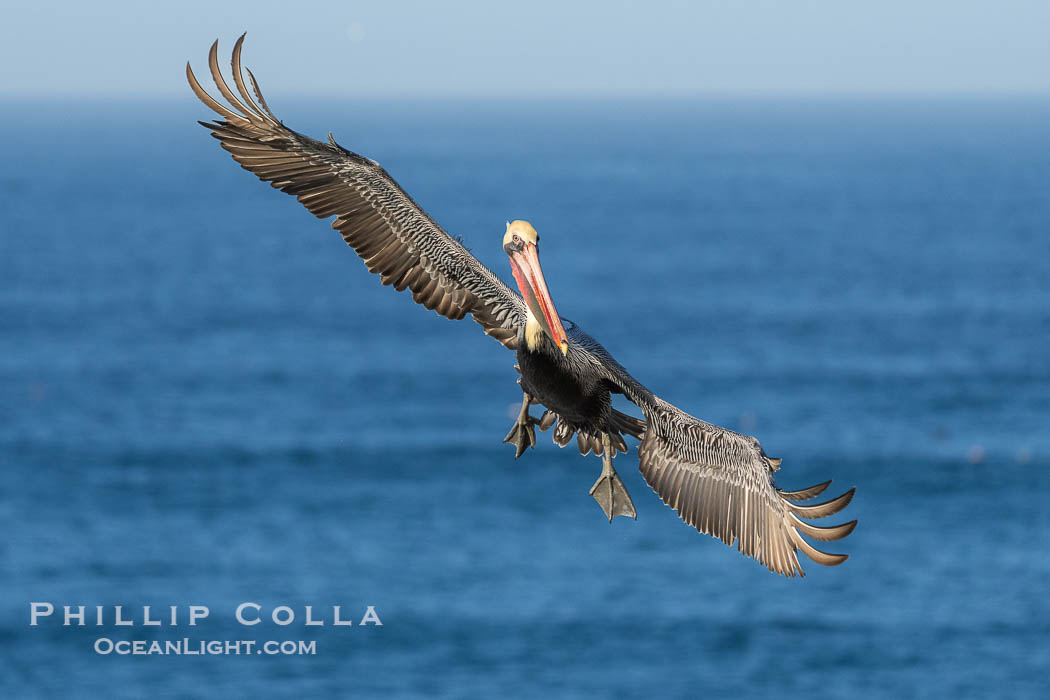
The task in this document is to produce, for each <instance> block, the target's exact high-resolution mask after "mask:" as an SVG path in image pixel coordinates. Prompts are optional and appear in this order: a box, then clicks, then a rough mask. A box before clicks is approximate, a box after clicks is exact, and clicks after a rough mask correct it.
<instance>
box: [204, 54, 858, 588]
mask: <svg viewBox="0 0 1050 700" xmlns="http://www.w3.org/2000/svg"><path fill="white" fill-rule="evenodd" d="M243 41H244V36H243V35H242V36H241V37H240V39H238V40H237V44H236V45H235V46H234V49H233V66H232V68H233V80H234V86H235V87H236V92H234V91H233V90H232V89H230V87H229V85H228V84H227V83H226V82H225V80H224V79H223V77H222V73H221V72H220V70H219V65H218V61H217V58H216V56H217V52H218V42H217V41H216V42H215V44H213V45H212V47H211V53H210V54H209V57H208V60H209V65H210V68H211V74H212V78H213V79H214V81H215V86H216V88H217V89H218V91H219V92H220V93H221V95H222V97H223V98H225V100H226V102H227V104H222V103H220V102H219V101H217V100H216V99H214V98H213V97H211V95H209V94H208V93H207V92H205V90H204V89H203V88H202V87H201V86H200V84H199V83H198V82H197V79H196V77H195V76H194V75H193V71H192V70H191V69H190V66H189V63H187V64H186V77H187V79H188V80H189V83H190V87H192V88H193V91H194V92H195V93H196V95H197V97H199V98H200V100H201V101H202V102H204V104H205V105H207V106H208V107H210V108H211V109H212V110H214V111H215V112H216V113H218V114H219V116H220V117H221V119H219V120H216V121H214V122H210V123H207V122H200V123H201V125H203V126H204V127H206V128H208V129H210V130H211V132H212V135H213V136H214V137H215V138H217V139H218V140H219V142H220V143H221V144H222V147H223V148H224V149H226V150H227V151H229V152H230V153H231V154H232V155H233V158H234V160H236V161H237V162H238V163H240V164H241V167H243V168H245V169H246V170H250V171H251V172H253V173H255V174H256V175H257V176H258V177H259V178H260V179H261V180H264V181H266V182H269V183H270V184H271V185H272V186H273V187H275V188H277V189H279V190H281V191H282V192H287V193H288V194H291V195H294V196H295V198H296V199H298V200H299V201H300V202H301V203H302V204H303V206H305V207H306V208H307V209H309V210H310V211H311V212H313V214H315V215H316V216H317V217H319V218H322V219H327V218H329V217H332V216H334V217H335V220H334V221H333V222H332V227H333V228H334V229H335V230H336V231H338V232H339V233H340V234H342V236H343V239H344V240H345V241H346V242H347V243H348V244H349V245H350V247H351V248H353V249H354V251H355V252H356V253H357V254H358V255H359V256H361V258H362V259H363V260H364V262H365V265H366V266H367V267H368V269H369V270H370V271H371V272H374V273H376V274H378V275H380V276H381V279H382V282H383V284H388V285H393V286H394V289H396V290H398V291H403V290H405V289H409V290H411V292H412V298H413V299H414V300H415V301H416V302H417V303H420V304H422V305H423V306H425V307H426V308H428V309H432V310H434V311H436V312H437V313H439V314H441V315H442V316H445V317H446V318H451V319H461V318H463V317H465V316H467V315H468V314H469V315H470V316H471V317H472V318H473V319H474V320H475V321H477V322H478V323H479V324H481V326H482V328H484V330H485V332H486V333H487V334H488V335H490V336H492V337H493V338H495V339H496V340H498V341H499V342H501V343H502V344H503V345H504V346H506V347H507V348H509V349H511V350H514V351H516V353H517V365H516V366H515V367H516V369H517V370H518V371H519V372H520V374H521V377H520V379H519V380H518V383H519V384H520V386H521V389H522V392H523V395H522V399H521V412H520V413H519V414H518V418H517V420H516V421H515V422H514V425H513V427H512V428H511V430H510V433H509V434H508V435H507V437H506V438H505V439H504V441H505V442H510V443H512V444H513V445H514V447H515V458H517V457H520V456H521V455H522V453H523V452H524V451H525V450H526V449H527V448H528V447H534V446H535V445H536V432H535V427H536V426H537V425H538V426H539V427H540V430H547V429H549V428H551V427H552V426H556V427H555V428H554V433H553V438H554V441H555V442H556V443H557V444H559V445H561V446H564V445H566V444H567V443H568V442H569V440H570V439H572V437H573V436H574V435H575V436H576V442H577V445H578V446H579V449H580V452H581V454H587V453H589V452H593V453H594V454H595V455H597V456H599V457H601V460H602V472H601V475H600V476H599V477H598V480H597V481H596V482H595V484H594V486H593V487H592V488H591V491H590V494H591V496H593V497H594V499H595V500H596V501H597V502H598V505H600V506H601V508H602V511H604V513H605V515H606V517H608V519H609V521H610V522H612V519H613V518H614V517H615V516H617V515H623V516H630V517H632V518H636V517H637V516H636V514H635V509H634V503H633V501H632V500H631V496H630V495H629V494H628V493H627V489H626V488H625V487H624V484H623V482H622V481H621V480H620V477H619V475H618V474H617V473H616V470H615V469H614V468H613V457H614V456H615V454H616V453H617V452H626V451H627V445H626V443H625V441H624V436H626V435H629V436H631V437H633V438H637V439H639V440H641V443H640V445H639V447H638V457H639V465H640V469H641V472H642V475H643V476H644V477H645V480H646V481H647V482H648V483H649V485H650V486H651V487H652V488H653V490H654V491H656V493H657V494H658V495H659V496H660V498H661V499H663V501H664V503H666V504H667V505H668V506H670V507H671V508H673V509H675V510H676V511H677V512H678V515H679V516H680V517H681V518H682V520H684V521H685V522H686V523H688V524H689V525H692V526H693V527H695V528H696V529H697V530H698V531H700V532H702V533H707V534H710V535H712V536H714V537H717V538H719V539H720V540H722V541H723V542H725V543H726V544H728V545H730V546H732V545H734V544H735V545H736V548H737V549H738V550H739V551H740V552H742V553H744V554H746V555H747V556H750V557H754V558H755V559H757V560H758V561H759V562H761V563H762V564H764V565H765V566H767V567H768V568H769V569H770V570H771V571H774V572H777V573H780V574H784V575H786V576H794V575H796V574H798V575H802V574H803V572H802V567H801V566H800V564H799V559H798V552H799V551H801V552H803V553H804V554H806V555H807V556H808V557H809V558H810V559H812V560H813V561H815V562H817V563H818V564H824V565H826V566H834V565H836V564H840V563H842V562H843V561H845V560H846V556H847V555H845V554H828V553H825V552H822V551H819V550H817V549H816V548H814V547H813V546H812V545H811V544H810V543H809V542H807V541H806V540H805V539H804V538H803V537H802V536H803V535H806V536H809V537H812V538H814V539H817V540H838V539H841V538H843V537H845V536H846V535H848V534H849V533H850V532H852V531H853V528H854V526H855V525H856V521H855V520H854V521H852V522H849V523H845V524H842V525H838V526H835V527H817V526H815V525H813V524H811V523H808V522H806V521H805V520H803V518H822V517H824V516H828V515H832V514H834V513H837V512H838V511H840V510H841V509H842V508H844V507H845V506H846V505H847V504H848V503H849V502H850V500H851V499H852V497H853V491H854V489H850V490H849V491H847V492H846V493H844V494H842V495H841V496H839V497H837V498H834V499H832V500H830V501H827V502H825V503H818V504H812V503H810V504H804V503H799V502H800V501H808V500H810V499H812V498H813V497H815V496H817V495H818V494H820V493H821V492H823V491H824V490H825V489H826V488H827V487H828V485H829V484H830V483H831V482H830V481H828V482H825V483H823V484H818V485H816V486H810V487H809V488H805V489H801V490H798V491H782V490H780V489H778V488H777V487H776V484H775V483H774V481H773V473H774V472H775V471H776V470H777V469H778V468H779V467H780V460H779V459H774V458H772V457H768V456H767V455H766V454H765V452H764V451H763V450H762V446H761V445H759V443H758V441H757V440H756V439H755V438H753V437H750V436H748V435H741V434H739V433H735V432H733V431H731V430H726V429H725V428H720V427H718V426H716V425H711V424H710V423H706V422H704V421H702V420H699V419H697V418H694V417H693V416H691V415H689V414H687V413H685V412H684V411H682V410H681V409H679V408H677V407H675V406H673V405H671V404H669V403H667V402H666V401H663V400H662V399H660V398H659V397H658V396H656V395H655V394H653V393H652V392H651V391H649V390H648V389H646V388H645V387H644V386H642V385H641V384H640V383H639V382H638V381H636V380H635V379H634V377H632V376H631V375H630V374H628V373H627V370H625V369H624V368H623V367H622V366H620V364H619V363H617V362H616V360H614V359H613V358H612V356H611V355H610V354H609V353H608V352H607V351H606V350H605V348H603V347H602V346H601V345H599V344H598V343H597V341H595V340H594V339H593V338H591V337H590V336H589V335H587V334H586V333H584V332H583V331H582V330H580V328H579V327H578V326H577V325H576V324H575V323H573V322H571V321H568V320H566V319H563V318H561V317H560V316H559V315H558V311H557V309H556V308H555V306H554V302H553V301H552V299H551V295H550V292H549V291H548V290H547V283H546V281H545V280H544V277H543V272H542V270H541V269H540V261H539V234H537V233H536V229H534V228H533V227H532V225H531V224H529V223H528V222H527V221H512V222H510V223H508V224H507V226H506V230H505V231H504V234H503V250H504V251H505V252H506V253H507V255H508V257H509V258H510V267H511V272H512V273H513V275H514V279H515V281H516V282H517V286H518V289H519V290H520V291H521V295H520V296H519V295H517V294H515V293H514V292H513V291H511V289H510V288H508V287H507V285H505V284H504V283H503V282H502V281H501V280H500V279H499V277H497V276H496V275H495V274H493V273H492V272H491V271H490V270H489V269H488V268H486V267H485V266H484V265H482V264H481V263H480V262H478V260H477V259H475V258H474V256H472V255H471V254H470V253H469V252H468V251H467V249H466V248H464V247H463V245H462V244H461V243H460V242H459V241H458V240H456V239H454V238H452V237H451V236H449V235H448V234H447V233H446V232H445V231H444V230H443V229H442V228H441V227H440V226H439V225H438V224H437V223H435V222H434V220H433V219H431V218H430V217H429V216H427V214H426V212H425V211H423V209H422V208H420V206H419V205H418V204H416V203H415V201H413V200H412V198H411V197H409V195H408V194H407V193H406V192H405V191H404V190H402V189H401V187H400V186H398V184H397V183H396V182H395V181H394V179H393V178H392V177H390V175H388V174H387V172H386V171H385V170H384V169H383V168H382V167H380V165H379V163H377V162H375V161H374V160H371V159H369V158H366V157H364V156H361V155H358V154H356V153H352V152H350V151H348V150H346V149H344V148H342V147H341V146H340V145H339V144H337V143H336V142H335V140H334V139H333V138H332V135H331V134H329V135H328V143H323V142H321V141H315V140H314V139H312V138H309V137H307V136H304V135H302V134H300V133H298V132H295V131H292V130H291V129H289V128H288V127H286V126H285V125H284V124H283V123H281V121H280V120H278V119H277V117H276V116H274V113H273V112H272V111H271V110H270V107H269V105H267V104H266V100H265V99H263V96H262V93H261V92H260V90H259V86H258V83H257V82H256V80H255V76H253V75H252V74H251V71H248V72H247V75H248V80H249V81H250V82H251V87H252V93H254V95H255V98H254V99H253V97H252V93H249V91H248V89H247V87H246V85H245V80H244V75H243V74H242V71H241V46H242V43H243ZM612 394H622V395H624V396H626V398H627V399H628V400H630V401H631V402H633V403H634V404H635V405H636V406H637V407H638V408H639V409H640V410H641V413H642V415H643V416H644V417H645V420H644V421H642V420H639V419H637V418H634V417H632V416H629V415H627V414H624V413H621V412H620V411H618V410H616V409H614V408H613V407H612V404H611V395H612ZM532 404H542V405H543V406H545V407H546V409H547V411H546V413H544V414H543V415H542V417H540V418H538V419H537V418H534V417H533V416H531V415H530V414H529V406H530V405H532Z"/></svg>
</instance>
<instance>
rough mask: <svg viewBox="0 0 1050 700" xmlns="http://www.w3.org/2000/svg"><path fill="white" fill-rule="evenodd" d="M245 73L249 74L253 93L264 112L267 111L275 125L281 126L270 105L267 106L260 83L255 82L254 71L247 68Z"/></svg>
mask: <svg viewBox="0 0 1050 700" xmlns="http://www.w3.org/2000/svg"><path fill="white" fill-rule="evenodd" d="M244 71H245V72H246V73H247V74H248V80H249V82H251V84H252V92H254V93H255V98H256V99H257V100H259V104H261V105H262V108H263V111H265V112H266V114H267V115H269V117H270V119H272V120H273V121H274V122H275V123H277V124H280V123H281V121H280V120H279V119H278V118H277V117H276V116H274V113H273V112H271V111H270V105H268V104H266V98H265V97H263V94H262V90H260V89H259V83H257V82H256V81H255V76H254V75H252V69H251V68H245V69H244Z"/></svg>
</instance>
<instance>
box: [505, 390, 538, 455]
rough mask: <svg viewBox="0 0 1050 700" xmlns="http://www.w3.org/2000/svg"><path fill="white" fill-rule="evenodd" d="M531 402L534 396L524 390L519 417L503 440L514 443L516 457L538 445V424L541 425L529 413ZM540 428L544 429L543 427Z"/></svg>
mask: <svg viewBox="0 0 1050 700" xmlns="http://www.w3.org/2000/svg"><path fill="white" fill-rule="evenodd" d="M531 403H532V397H531V396H529V395H528V393H526V392H522V398H521V412H520V413H518V419H517V420H516V421H514V425H512V426H511V428H510V432H509V433H507V437H505V438H503V442H509V443H510V444H512V445H514V448H515V450H514V459H517V458H518V457H521V455H522V454H524V453H525V450H527V449H528V448H530V447H535V446H536V426H537V425H540V421H539V420H537V419H536V418H533V417H532V416H530V415H529V404H531ZM540 429H541V430H543V427H542V426H541V428H540Z"/></svg>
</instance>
